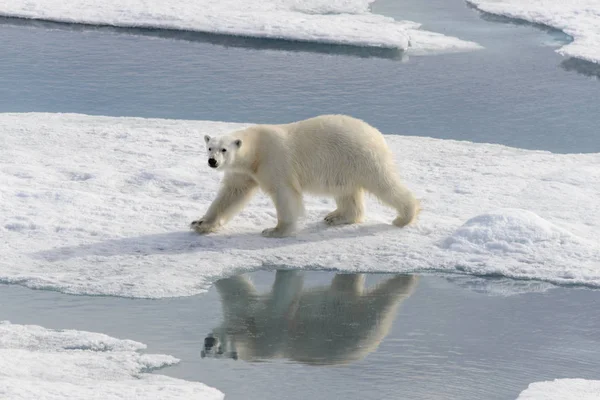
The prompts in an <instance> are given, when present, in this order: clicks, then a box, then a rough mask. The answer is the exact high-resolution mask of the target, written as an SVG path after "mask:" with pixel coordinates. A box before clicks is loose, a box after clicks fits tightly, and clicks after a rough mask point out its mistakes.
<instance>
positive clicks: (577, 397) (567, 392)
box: [517, 379, 600, 400]
mask: <svg viewBox="0 0 600 400" xmlns="http://www.w3.org/2000/svg"><path fill="white" fill-rule="evenodd" d="M598 399H600V381H591V380H585V379H555V380H554V381H546V382H535V383H532V384H530V385H529V387H528V388H527V389H526V390H524V391H523V392H521V394H520V395H519V397H518V398H517V400H598Z"/></svg>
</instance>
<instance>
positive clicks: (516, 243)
mask: <svg viewBox="0 0 600 400" xmlns="http://www.w3.org/2000/svg"><path fill="white" fill-rule="evenodd" d="M374 124H375V125H376V121H375V122H374ZM242 126H247V125H242V124H232V123H224V122H206V121H183V120H159V119H143V118H113V117H94V116H85V115H77V114H44V113H28V114H0V131H1V132H2V135H0V148H1V149H2V151H1V152H0V238H1V240H0V253H1V254H2V255H3V257H2V258H1V259H0V281H2V282H6V283H16V284H21V285H24V286H27V287H30V288H38V289H52V290H59V291H62V292H66V293H77V294H92V295H115V296H127V297H147V298H161V297H170V296H186V295H193V294H197V293H201V292H203V291H205V290H206V289H207V288H208V287H209V286H210V285H211V283H212V282H213V281H214V280H215V279H218V278H221V277H224V276H230V275H232V274H235V273H239V272H242V271H250V270H256V269H258V268H276V267H282V266H283V267H285V268H309V269H328V270H340V271H349V272H414V271H419V272H423V271H437V272H444V273H454V274H461V275H477V276H481V275H494V276H503V277H507V278H519V279H527V280H528V279H535V280H539V281H544V282H550V283H555V284H580V285H588V286H593V287H600V242H599V241H598V237H599V236H600V229H599V228H600V202H599V201H598V199H599V198H600V168H599V166H600V154H552V153H549V152H543V151H529V150H521V149H515V148H509V147H505V146H500V145H491V144H475V143H470V142H459V141H451V140H439V139H432V138H425V137H407V136H400V135H386V140H387V141H388V143H389V145H390V147H391V148H392V150H393V151H394V153H395V154H396V157H397V161H398V168H399V170H400V172H401V174H402V175H403V177H404V180H405V182H406V184H407V185H408V186H409V187H410V188H411V189H412V190H413V191H414V192H415V193H416V195H417V197H419V198H420V199H422V207H423V211H422V212H421V214H420V217H419V220H418V222H417V224H416V225H414V226H410V227H406V228H404V229H399V228H396V227H394V226H393V225H391V221H392V220H393V218H394V216H395V215H394V211H393V210H390V209H388V208H387V207H384V206H382V205H380V204H379V202H378V201H377V200H376V199H374V198H373V197H368V198H367V213H366V218H367V220H366V222H365V223H363V224H360V225H353V226H342V227H327V226H326V225H325V224H324V222H323V221H322V219H323V217H324V216H325V215H326V214H327V213H328V212H330V211H331V210H333V209H334V203H333V201H332V200H331V199H328V198H319V197H311V196H307V197H306V198H305V201H306V208H307V216H306V219H305V221H304V224H303V226H302V229H301V230H300V231H299V232H298V234H297V236H296V237H291V238H285V239H269V238H263V237H262V236H261V235H260V232H261V231H262V230H263V229H264V228H267V227H272V226H274V225H275V222H276V218H275V209H274V207H273V205H272V202H271V201H270V199H269V198H267V197H266V196H265V195H263V194H259V195H257V196H256V197H255V198H254V199H253V200H252V202H251V203H250V204H249V205H248V206H247V207H246V208H245V209H244V211H243V212H242V213H241V214H240V215H238V216H237V217H236V218H234V219H233V220H232V221H231V222H230V223H229V224H228V225H226V227H225V228H224V229H223V230H222V231H220V232H218V233H215V234H211V235H207V236H200V235H197V234H195V233H193V232H191V231H190V230H189V228H188V225H189V223H190V222H191V221H192V220H194V219H197V218H198V217H200V216H202V215H203V213H204V212H205V210H206V209H207V208H208V205H209V204H210V202H211V201H212V200H213V199H214V197H215V194H216V191H217V189H218V185H219V182H220V179H221V177H222V175H221V174H220V173H218V172H215V171H213V170H210V168H209V167H208V165H207V162H206V155H205V149H204V141H203V139H202V137H203V135H204V134H211V135H219V134H223V133H227V132H229V131H232V130H235V129H239V128H241V127H242Z"/></svg>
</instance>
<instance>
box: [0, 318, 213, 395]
mask: <svg viewBox="0 0 600 400" xmlns="http://www.w3.org/2000/svg"><path fill="white" fill-rule="evenodd" d="M145 347H146V346H145V345H144V344H142V343H138V342H134V341H131V340H119V339H115V338H111V337H110V336H106V335H103V334H98V333H91V332H83V331H74V330H60V331H56V330H50V329H45V328H43V327H40V326H35V325H16V324H11V323H10V322H8V321H0V398H2V399H11V400H25V399H32V400H33V399H35V400H54V399H56V400H63V399H73V398H77V399H98V400H100V399H102V400H113V399H114V400H119V399H150V398H160V399H165V400H171V399H182V400H183V399H190V398H194V399H200V400H217V399H223V398H224V395H223V393H221V392H220V391H218V390H217V389H213V388H211V387H208V386H206V385H204V384H202V383H199V382H188V381H184V380H180V379H174V378H170V377H167V376H163V375H158V374H149V373H147V372H149V371H151V370H155V369H158V368H163V367H166V366H169V365H173V364H176V363H177V362H179V360H177V359H176V358H174V357H171V356H164V355H155V354H140V353H138V352H136V350H139V349H143V348H145Z"/></svg>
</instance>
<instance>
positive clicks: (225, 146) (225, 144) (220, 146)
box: [204, 135, 242, 169]
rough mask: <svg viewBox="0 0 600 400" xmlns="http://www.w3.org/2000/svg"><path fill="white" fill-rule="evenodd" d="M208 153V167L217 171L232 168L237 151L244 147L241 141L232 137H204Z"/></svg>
mask: <svg viewBox="0 0 600 400" xmlns="http://www.w3.org/2000/svg"><path fill="white" fill-rule="evenodd" d="M204 141H205V142H206V150H207V152H208V166H209V167H211V168H215V169H224V168H227V167H228V166H232V165H233V163H234V161H235V155H236V152H237V150H238V149H239V148H240V147H242V141H241V139H235V138H231V137H227V136H224V137H217V138H211V137H210V136H208V135H205V136H204Z"/></svg>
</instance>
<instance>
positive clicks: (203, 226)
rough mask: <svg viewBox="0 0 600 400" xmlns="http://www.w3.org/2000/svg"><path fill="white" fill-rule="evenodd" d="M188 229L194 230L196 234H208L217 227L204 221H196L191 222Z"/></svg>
mask: <svg viewBox="0 0 600 400" xmlns="http://www.w3.org/2000/svg"><path fill="white" fill-rule="evenodd" d="M190 228H192V229H193V230H195V231H196V232H198V233H208V232H213V231H214V230H215V229H216V228H217V227H216V225H215V224H211V223H208V222H207V221H205V220H204V219H197V220H195V221H192V223H191V224H190Z"/></svg>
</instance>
